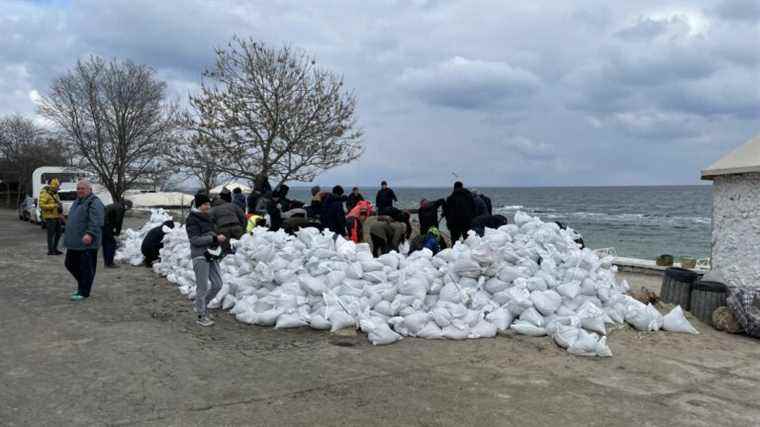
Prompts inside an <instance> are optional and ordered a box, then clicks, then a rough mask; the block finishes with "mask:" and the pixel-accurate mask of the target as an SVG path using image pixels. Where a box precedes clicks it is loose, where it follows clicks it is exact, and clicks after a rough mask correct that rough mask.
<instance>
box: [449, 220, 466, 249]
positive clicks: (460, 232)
mask: <svg viewBox="0 0 760 427" xmlns="http://www.w3.org/2000/svg"><path fill="white" fill-rule="evenodd" d="M448 227H449V231H450V232H451V246H452V247H453V246H454V242H456V241H457V240H459V238H460V237H467V229H468V227H456V226H451V225H449V226H448Z"/></svg>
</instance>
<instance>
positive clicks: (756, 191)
mask: <svg viewBox="0 0 760 427" xmlns="http://www.w3.org/2000/svg"><path fill="white" fill-rule="evenodd" d="M712 227H713V229H712V268H713V270H716V271H718V272H719V273H720V274H721V275H722V276H723V277H724V279H725V280H726V281H727V282H728V283H727V284H729V285H734V286H751V287H760V173H751V174H740V175H725V176H718V177H715V179H714V181H713V221H712Z"/></svg>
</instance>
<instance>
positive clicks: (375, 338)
mask: <svg viewBox="0 0 760 427" xmlns="http://www.w3.org/2000/svg"><path fill="white" fill-rule="evenodd" d="M367 338H368V339H369V341H370V342H371V343H372V345H387V344H393V343H394V342H396V341H398V340H400V339H401V335H399V334H397V333H396V332H394V331H393V330H392V329H391V328H390V327H388V324H387V323H384V322H382V323H381V322H377V325H376V327H375V328H374V329H372V330H371V331H370V332H369V333H368V334H367Z"/></svg>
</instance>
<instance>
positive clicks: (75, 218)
mask: <svg viewBox="0 0 760 427" xmlns="http://www.w3.org/2000/svg"><path fill="white" fill-rule="evenodd" d="M104 210H105V208H104V207H103V202H101V201H100V199H99V198H98V196H96V195H95V194H93V192H92V184H90V182H89V181H87V180H86V179H80V180H79V182H77V199H76V200H75V201H74V203H73V204H72V205H71V209H69V220H68V222H67V223H66V232H65V233H64V235H63V246H65V247H66V261H65V264H66V269H67V270H68V271H69V273H71V275H72V276H74V278H75V279H76V281H77V291H76V292H74V293H73V294H71V298H70V299H71V300H72V301H82V300H84V299H85V298H89V297H90V291H91V290H92V283H93V282H94V281H95V269H96V267H97V264H98V248H99V247H100V243H101V241H102V234H103V222H104V220H103V217H104V216H105V214H104Z"/></svg>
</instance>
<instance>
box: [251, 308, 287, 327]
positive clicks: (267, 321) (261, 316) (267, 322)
mask: <svg viewBox="0 0 760 427" xmlns="http://www.w3.org/2000/svg"><path fill="white" fill-rule="evenodd" d="M281 314H282V309H281V308H272V309H270V310H267V311H264V312H261V313H257V314H256V320H255V321H254V323H255V324H256V325H259V326H274V324H275V323H276V322H277V318H278V317H280V315H281Z"/></svg>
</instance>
